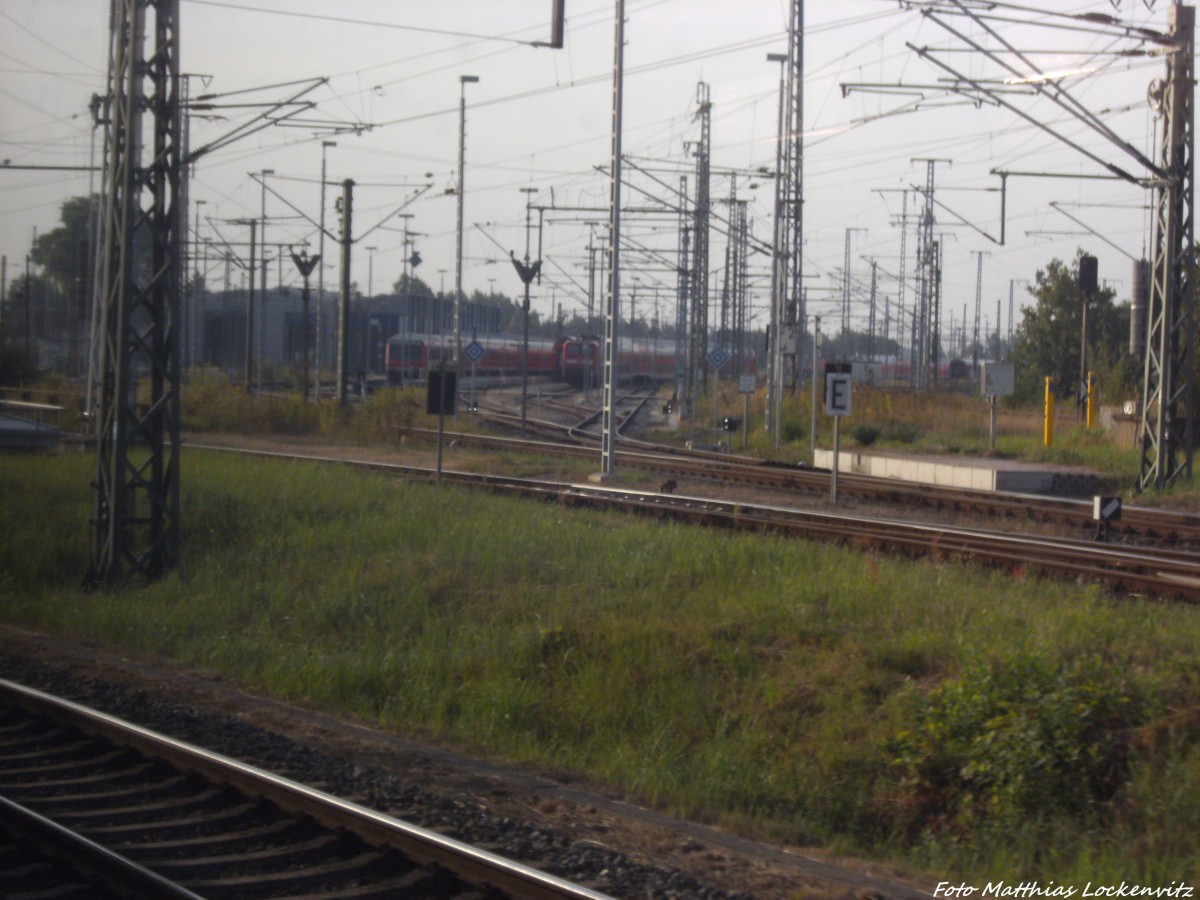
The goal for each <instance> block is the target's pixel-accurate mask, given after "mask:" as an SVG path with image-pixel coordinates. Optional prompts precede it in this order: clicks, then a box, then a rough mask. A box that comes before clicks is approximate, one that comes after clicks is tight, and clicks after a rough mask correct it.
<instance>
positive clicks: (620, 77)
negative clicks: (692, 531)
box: [591, 0, 625, 480]
mask: <svg viewBox="0 0 1200 900" xmlns="http://www.w3.org/2000/svg"><path fill="white" fill-rule="evenodd" d="M615 19H616V22H615V24H614V34H613V97H612V153H611V157H612V158H611V160H610V163H609V164H610V166H611V173H612V182H611V184H610V187H609V201H608V217H609V218H608V224H609V253H610V260H611V262H610V264H609V267H608V309H607V311H606V314H605V319H604V403H603V407H602V412H601V444H602V449H601V452H600V472H599V473H598V475H595V476H591V477H593V478H597V479H598V480H604V479H608V478H612V477H613V476H614V475H615V474H616V461H617V421H616V392H617V360H618V358H619V357H618V343H617V342H618V341H619V339H620V331H621V329H620V324H621V141H622V129H623V124H622V117H623V115H624V97H625V0H616V15H615Z"/></svg>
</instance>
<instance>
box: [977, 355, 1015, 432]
mask: <svg viewBox="0 0 1200 900" xmlns="http://www.w3.org/2000/svg"><path fill="white" fill-rule="evenodd" d="M980 385H981V388H982V391H983V395H984V396H985V397H987V398H988V405H989V406H990V407H991V426H990V427H989V429H988V450H989V451H992V452H994V451H995V449H996V398H997V397H1011V396H1012V395H1013V394H1014V393H1015V391H1016V370H1015V368H1014V366H1013V364H1012V363H1010V362H986V361H985V362H984V364H983V378H982V379H981V381H980Z"/></svg>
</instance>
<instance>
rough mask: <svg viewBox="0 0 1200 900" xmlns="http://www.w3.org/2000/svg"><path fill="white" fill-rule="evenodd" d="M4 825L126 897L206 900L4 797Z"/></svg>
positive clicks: (0, 810)
mask: <svg viewBox="0 0 1200 900" xmlns="http://www.w3.org/2000/svg"><path fill="white" fill-rule="evenodd" d="M0 823H3V824H4V826H5V827H6V828H9V829H11V830H12V831H13V832H15V833H16V834H19V835H21V836H22V837H25V838H27V839H28V840H30V841H33V842H34V843H35V844H37V845H38V846H39V847H41V848H43V849H44V850H45V851H46V852H47V853H49V854H50V855H52V856H54V857H56V858H59V859H66V860H70V861H71V868H72V870H73V871H77V872H79V873H80V874H81V875H83V874H86V875H88V876H90V877H91V878H93V879H96V880H97V881H99V882H100V883H101V884H103V885H104V886H105V887H107V888H108V889H110V890H113V891H118V892H120V893H121V894H122V895H125V896H132V897H159V898H162V900H203V897H201V896H200V895H199V894H195V893H193V892H192V891H189V890H188V889H187V888H184V887H181V886H179V885H177V884H175V883H174V882H172V881H169V880H168V879H166V878H163V877H162V876H161V875H159V874H158V873H157V872H152V871H150V870H149V869H147V868H145V867H144V866H140V865H138V864H137V863H135V862H133V861H132V860H130V859H127V858H126V857H124V856H122V855H121V854H119V853H115V852H114V851H112V850H110V849H108V848H107V847H104V846H102V845H100V844H98V843H96V842H95V841H93V840H89V839H88V838H86V837H84V836H83V835H80V834H76V833H75V832H74V831H71V830H70V829H69V828H64V827H63V826H62V825H60V824H58V823H57V822H55V821H53V820H52V819H48V818H46V817H45V816H43V815H41V814H40V813H37V812H34V811H33V810H32V809H29V808H27V807H25V806H22V805H21V804H19V803H14V802H13V801H12V800H9V799H8V798H7V797H0ZM93 886H94V885H93ZM45 896H49V894H46V895H45Z"/></svg>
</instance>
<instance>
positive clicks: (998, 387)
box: [982, 360, 1017, 397]
mask: <svg viewBox="0 0 1200 900" xmlns="http://www.w3.org/2000/svg"><path fill="white" fill-rule="evenodd" d="M1016 384H1017V381H1016V369H1015V368H1014V367H1013V364H1012V363H1010V362H987V361H986V360H985V361H984V363H983V379H982V388H983V395H984V396H985V397H1011V396H1012V395H1013V394H1014V393H1015V392H1016Z"/></svg>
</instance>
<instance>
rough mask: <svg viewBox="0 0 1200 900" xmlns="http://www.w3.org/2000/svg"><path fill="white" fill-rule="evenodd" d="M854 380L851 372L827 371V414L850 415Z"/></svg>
mask: <svg viewBox="0 0 1200 900" xmlns="http://www.w3.org/2000/svg"><path fill="white" fill-rule="evenodd" d="M852 380H853V379H852V378H851V376H850V373H849V372H826V373H825V413H826V415H830V416H848V415H850V385H851V382H852Z"/></svg>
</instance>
